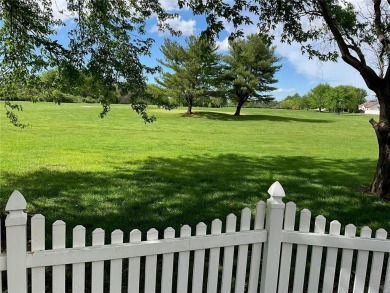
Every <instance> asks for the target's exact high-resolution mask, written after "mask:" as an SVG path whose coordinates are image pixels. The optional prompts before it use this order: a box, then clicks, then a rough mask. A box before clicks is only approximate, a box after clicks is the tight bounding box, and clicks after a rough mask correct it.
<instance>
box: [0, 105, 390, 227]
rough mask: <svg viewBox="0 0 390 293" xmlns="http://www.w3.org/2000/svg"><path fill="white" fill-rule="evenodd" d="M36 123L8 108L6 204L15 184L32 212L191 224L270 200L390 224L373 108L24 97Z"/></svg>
mask: <svg viewBox="0 0 390 293" xmlns="http://www.w3.org/2000/svg"><path fill="white" fill-rule="evenodd" d="M24 109H25V110H24V111H23V112H22V113H20V118H21V120H22V121H23V122H29V123H30V124H31V127H28V128H26V129H23V130H22V129H18V128H15V127H13V126H11V125H10V124H9V123H8V122H7V120H6V117H4V113H3V112H1V113H0V115H1V117H0V131H1V132H0V135H1V143H0V156H1V161H0V171H1V178H0V187H1V190H0V206H1V207H4V206H5V204H6V201H7V199H8V197H9V195H10V194H11V193H12V191H13V190H14V189H18V190H19V191H21V192H22V194H23V195H24V196H25V197H26V199H27V201H28V204H29V211H30V212H39V213H42V214H44V215H45V216H46V217H47V218H48V220H49V222H50V223H51V222H53V221H54V220H57V219H62V220H64V221H66V222H67V223H68V224H69V226H74V225H76V224H84V225H85V226H86V227H87V228H96V227H102V228H104V229H106V230H107V231H112V230H114V229H116V228H120V229H123V230H126V231H129V230H131V229H133V228H139V229H141V230H143V231H146V230H147V229H149V228H152V227H155V228H157V229H159V230H162V229H164V228H165V227H167V226H172V227H174V228H176V229H177V228H178V227H179V226H180V225H182V224H190V225H192V226H194V225H195V224H196V223H197V222H199V221H204V222H206V223H210V222H211V220H213V219H214V218H221V219H223V218H224V217H225V216H226V215H227V214H228V213H231V212H234V213H238V212H239V210H240V209H242V208H243V207H245V206H249V207H250V208H252V209H254V208H255V204H256V202H257V201H258V200H261V199H262V200H265V199H267V198H268V195H267V193H266V191H267V189H268V187H269V185H271V184H272V183H273V182H274V181H275V180H279V181H280V182H281V184H282V185H283V186H284V188H285V191H286V193H287V198H286V199H285V201H286V202H287V201H289V200H292V201H294V202H295V203H296V204H297V206H298V207H299V208H308V209H310V210H311V211H312V214H313V216H316V215H318V214H323V215H324V216H325V217H327V218H328V219H329V220H333V219H338V220H339V221H340V222H342V223H343V224H348V223H354V224H356V225H358V226H363V225H371V226H372V228H374V229H375V228H379V227H383V228H385V229H388V230H389V228H390V218H389V217H388V215H389V212H390V203H389V202H383V201H382V200H380V199H378V198H376V197H374V196H372V195H370V194H368V193H367V192H368V188H369V185H370V182H371V179H372V176H373V174H374V169H375V164H376V156H377V144H376V140H375V134H374V131H373V130H372V128H371V127H370V124H369V123H368V119H369V118H370V117H368V116H367V115H360V114H343V115H335V114H332V113H317V112H314V111H287V110H260V109H244V110H243V114H244V115H243V116H241V117H234V116H232V114H233V112H234V109H232V108H223V109H206V108H204V109H195V112H196V114H194V115H192V116H187V115H185V114H184V112H185V109H177V110H174V111H170V112H167V111H165V110H162V109H157V108H156V107H153V106H151V107H150V109H149V114H154V115H156V116H157V122H155V123H153V124H146V125H145V124H144V123H143V121H142V120H141V118H140V117H138V116H137V115H136V114H135V113H134V112H132V111H131V109H130V107H129V106H126V105H113V106H112V110H111V112H110V113H109V115H108V116H107V117H106V118H104V119H100V118H98V114H99V112H100V110H101V109H100V106H99V105H89V104H63V105H61V106H57V105H54V104H50V103H38V104H31V103H24Z"/></svg>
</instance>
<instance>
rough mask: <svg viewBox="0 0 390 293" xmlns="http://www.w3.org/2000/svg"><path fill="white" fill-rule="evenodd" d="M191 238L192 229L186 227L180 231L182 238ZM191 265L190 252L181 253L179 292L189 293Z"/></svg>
mask: <svg viewBox="0 0 390 293" xmlns="http://www.w3.org/2000/svg"><path fill="white" fill-rule="evenodd" d="M187 237H191V227H190V226H188V225H184V226H182V227H181V229H180V238H187ZM189 263H190V252H189V251H183V252H180V253H179V264H178V276H177V292H187V288H188V277H189V276H188V270H189Z"/></svg>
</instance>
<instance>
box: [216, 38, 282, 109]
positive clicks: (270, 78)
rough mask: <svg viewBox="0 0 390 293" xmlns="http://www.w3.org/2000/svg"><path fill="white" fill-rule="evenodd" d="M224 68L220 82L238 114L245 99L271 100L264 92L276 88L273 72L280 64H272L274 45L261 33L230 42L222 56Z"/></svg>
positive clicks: (277, 59)
mask: <svg viewBox="0 0 390 293" xmlns="http://www.w3.org/2000/svg"><path fill="white" fill-rule="evenodd" d="M224 61H225V63H226V69H225V72H224V73H223V74H222V75H223V82H222V84H223V85H224V87H225V88H227V93H228V96H229V98H230V99H232V100H233V101H235V103H236V107H237V108H236V112H235V113H234V115H236V116H239V115H240V113H241V108H242V106H243V105H244V104H245V103H246V102H248V101H249V100H255V101H257V102H261V101H271V100H272V99H273V98H272V97H271V96H269V95H267V94H266V93H267V92H270V91H272V90H274V89H276V88H274V87H272V86H271V84H273V83H276V82H277V80H276V79H275V78H274V76H275V73H276V71H278V70H279V69H280V68H281V66H278V65H275V63H276V62H278V61H279V58H278V57H276V56H275V47H274V46H272V45H271V42H270V41H269V39H267V37H266V36H265V35H260V34H253V35H250V36H248V37H247V39H236V40H234V41H232V42H230V47H229V53H228V55H227V56H225V58H224Z"/></svg>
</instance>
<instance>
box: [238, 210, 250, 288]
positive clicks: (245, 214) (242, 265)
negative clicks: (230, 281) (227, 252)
mask: <svg viewBox="0 0 390 293" xmlns="http://www.w3.org/2000/svg"><path fill="white" fill-rule="evenodd" d="M250 225H251V210H250V209H249V208H245V209H243V210H242V212H241V222H240V231H249V230H250ZM247 262H248V245H247V244H246V245H240V246H239V247H238V256H237V271H236V285H235V287H234V288H235V289H234V292H235V293H243V292H244V290H245V277H246V264H247Z"/></svg>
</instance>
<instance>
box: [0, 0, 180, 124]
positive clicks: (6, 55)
mask: <svg viewBox="0 0 390 293" xmlns="http://www.w3.org/2000/svg"><path fill="white" fill-rule="evenodd" d="M54 6H55V5H54ZM52 7H53V5H52V1H50V0H40V1H36V0H0V23H1V28H0V98H2V99H3V100H4V101H5V107H6V113H7V116H8V118H9V119H10V121H11V122H12V123H14V124H15V125H17V126H20V127H23V126H24V125H23V124H22V123H21V122H19V121H18V119H17V115H16V114H15V111H16V110H20V109H21V108H20V106H18V105H15V104H12V103H11V102H10V101H11V100H13V99H14V98H15V96H16V95H17V93H18V91H19V90H20V89H21V88H24V89H28V88H37V87H40V86H42V84H41V80H40V77H39V76H40V74H41V73H42V72H43V71H45V70H47V69H50V68H53V67H58V69H59V70H60V71H61V72H62V73H63V74H64V75H69V76H72V75H73V74H75V72H78V71H80V70H86V69H87V70H88V72H89V73H90V75H91V77H92V78H93V79H94V81H99V83H100V84H101V86H102V89H103V90H102V99H101V103H102V105H103V111H102V113H101V116H104V115H105V114H106V113H107V111H108V110H109V104H110V98H111V97H110V94H111V93H112V91H113V89H115V88H118V89H119V90H120V91H122V92H131V93H132V94H133V96H134V97H137V99H134V102H133V104H132V108H133V109H134V110H135V111H136V112H137V113H139V114H141V116H142V117H143V118H144V119H145V121H146V122H151V121H153V120H154V118H153V117H148V115H147V114H146V112H145V108H146V105H145V103H144V102H143V101H142V99H143V96H144V94H145V88H146V83H145V77H144V73H145V72H147V73H148V72H149V73H153V72H155V71H156V68H151V67H148V66H146V65H144V64H142V63H141V62H140V59H139V57H140V56H141V55H147V54H148V53H149V49H150V46H151V44H152V42H153V40H152V39H150V38H144V37H142V35H144V34H145V32H146V30H145V26H146V19H147V18H149V17H150V16H151V15H152V14H155V15H157V17H158V19H159V20H160V26H161V28H162V29H163V28H166V29H170V28H169V27H167V26H166V25H164V21H165V20H167V19H168V18H172V17H173V15H170V14H167V13H166V12H165V11H164V10H163V9H162V7H161V5H160V3H159V1H158V0H142V1H124V0H110V1H108V0H101V1H82V0H67V10H68V11H67V12H66V14H67V15H70V16H71V17H72V20H73V21H70V22H67V23H74V24H75V25H73V26H72V27H71V28H70V29H69V33H68V36H69V43H68V44H65V45H62V44H59V43H58V41H57V40H56V30H55V28H56V27H58V26H65V25H66V23H65V22H63V21H61V20H59V19H56V18H55V17H54V13H53V8H52ZM165 23H166V22H165ZM171 32H172V33H176V32H174V31H172V30H171Z"/></svg>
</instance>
